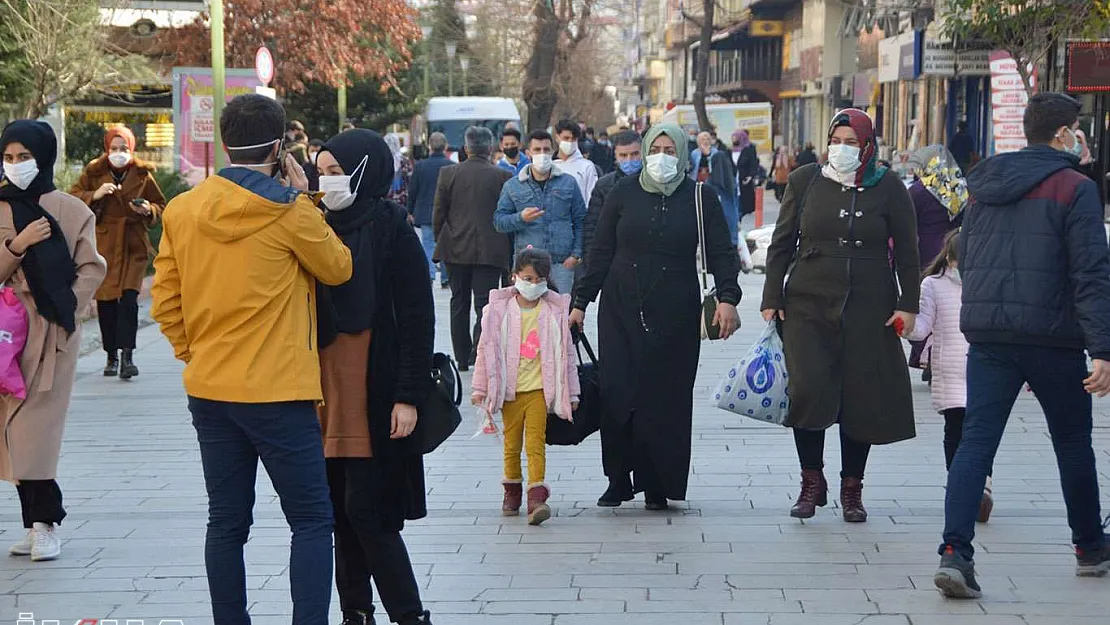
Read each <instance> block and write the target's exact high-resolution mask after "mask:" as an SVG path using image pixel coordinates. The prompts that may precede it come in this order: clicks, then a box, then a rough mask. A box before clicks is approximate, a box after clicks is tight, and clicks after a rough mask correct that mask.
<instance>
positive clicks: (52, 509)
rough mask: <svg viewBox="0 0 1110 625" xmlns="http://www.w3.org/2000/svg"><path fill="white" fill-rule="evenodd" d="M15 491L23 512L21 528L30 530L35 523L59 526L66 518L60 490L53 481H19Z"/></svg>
mask: <svg viewBox="0 0 1110 625" xmlns="http://www.w3.org/2000/svg"><path fill="white" fill-rule="evenodd" d="M15 490H16V492H18V493H19V505H20V508H22V510H23V527H25V528H27V529H30V528H31V527H32V526H33V525H34V524H35V523H50V524H51V525H61V524H62V519H64V518H66V511H65V508H63V507H62V489H60V488H58V482H56V481H55V480H20V481H19V483H18V484H16V485H15Z"/></svg>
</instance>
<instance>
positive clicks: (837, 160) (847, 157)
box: [829, 143, 863, 174]
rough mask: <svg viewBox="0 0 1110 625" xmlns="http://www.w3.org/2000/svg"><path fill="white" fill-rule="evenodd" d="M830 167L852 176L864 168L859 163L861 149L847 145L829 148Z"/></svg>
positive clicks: (839, 144) (836, 145) (840, 144)
mask: <svg viewBox="0 0 1110 625" xmlns="http://www.w3.org/2000/svg"><path fill="white" fill-rule="evenodd" d="M829 165H832V168H833V169H835V170H836V171H838V172H840V173H842V174H850V173H852V172H854V171H856V170H857V169H859V168H860V167H862V166H863V164H862V163H860V162H859V148H857V147H856V146H854V145H848V144H846V143H838V144H835V145H830V146H829Z"/></svg>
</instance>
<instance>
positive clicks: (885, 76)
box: [879, 37, 901, 83]
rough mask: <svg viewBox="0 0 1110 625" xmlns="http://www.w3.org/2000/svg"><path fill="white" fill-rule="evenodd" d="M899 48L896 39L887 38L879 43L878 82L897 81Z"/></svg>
mask: <svg viewBox="0 0 1110 625" xmlns="http://www.w3.org/2000/svg"><path fill="white" fill-rule="evenodd" d="M900 54H901V48H900V46H899V45H898V38H897V37H888V38H886V39H883V40H882V41H880V42H879V82H883V83H886V82H897V81H898V61H899V55H900Z"/></svg>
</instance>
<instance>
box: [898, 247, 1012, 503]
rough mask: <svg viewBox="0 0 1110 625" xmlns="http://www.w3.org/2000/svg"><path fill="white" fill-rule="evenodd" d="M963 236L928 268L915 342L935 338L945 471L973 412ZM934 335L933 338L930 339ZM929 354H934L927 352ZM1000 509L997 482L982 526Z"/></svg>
mask: <svg viewBox="0 0 1110 625" xmlns="http://www.w3.org/2000/svg"><path fill="white" fill-rule="evenodd" d="M959 243H960V233H959V231H958V230H956V231H953V232H950V233H949V234H948V236H947V237H945V239H944V248H943V249H942V250H941V253H940V255H938V256H937V258H936V259H935V260H934V261H933V262H932V263H930V264H929V266H928V267H927V268H926V269H925V278H924V279H923V280H922V282H921V312H920V314H919V315H918V317H917V324H916V326H915V327H914V331H913V333H912V335H911V336H910V337H909V338H910V339H911V340H915V341H921V340H925V339H926V338H927V337H929V345H928V347H931V348H932V350H931V357H930V366H931V367H932V370H933V381H932V393H933V408H935V409H936V411H937V412H939V413H941V414H943V415H944V466H945V468H946V469H947V468H949V467H951V466H952V458H953V457H955V455H956V449H958V448H959V446H960V439H961V438H962V437H963V429H964V416H965V415H966V412H967V410H966V409H967V380H966V377H965V376H966V372H967V348H968V345H967V340H966V339H965V338H964V335H963V333H962V332H960V306H961V303H962V293H963V283H962V282H961V281H960V269H959V266H958V261H957V258H958V251H959ZM930 335H932V336H931V337H930ZM927 353H928V350H927ZM993 508H994V500H993V499H992V497H991V478H990V477H989V474H988V477H987V485H986V488H985V489H984V490H983V500H982V503H980V505H979V522H980V523H986V522H987V520H988V519H989V518H990V514H991V510H992V509H993Z"/></svg>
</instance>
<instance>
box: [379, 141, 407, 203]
mask: <svg viewBox="0 0 1110 625" xmlns="http://www.w3.org/2000/svg"><path fill="white" fill-rule="evenodd" d="M384 138H385V144H386V145H387V146H389V152H390V153H391V154H392V155H393V172H394V173H393V185H392V186H390V188H389V196H388V197H389V199H391V200H393V201H394V202H397V203H398V204H400V205H401V206H408V199H409V179H410V178H412V160H410V159H409V157H407V156H405V153H404V152H403V151H401V140H400V139H398V138H397V135H395V134H392V133H391V134H388V135H386V136H385V137H384Z"/></svg>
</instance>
